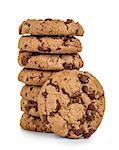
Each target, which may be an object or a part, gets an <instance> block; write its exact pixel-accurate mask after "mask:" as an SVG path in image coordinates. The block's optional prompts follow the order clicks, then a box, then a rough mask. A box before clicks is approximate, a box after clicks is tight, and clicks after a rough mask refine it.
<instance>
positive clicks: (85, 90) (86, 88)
mask: <svg viewBox="0 0 119 150" xmlns="http://www.w3.org/2000/svg"><path fill="white" fill-rule="evenodd" d="M82 91H83V92H84V93H86V94H87V93H88V87H87V86H83V87H82Z"/></svg>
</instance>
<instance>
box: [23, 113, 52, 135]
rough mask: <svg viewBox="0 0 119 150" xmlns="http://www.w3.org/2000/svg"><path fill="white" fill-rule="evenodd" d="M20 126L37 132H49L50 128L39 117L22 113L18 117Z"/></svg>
mask: <svg viewBox="0 0 119 150" xmlns="http://www.w3.org/2000/svg"><path fill="white" fill-rule="evenodd" d="M20 126H21V127H22V128H23V129H24V130H29V131H37V132H51V128H50V127H49V128H48V126H47V127H46V125H45V123H44V122H43V121H42V120H41V119H40V117H33V116H31V115H29V114H27V113H24V114H23V115H22V117H21V119H20Z"/></svg>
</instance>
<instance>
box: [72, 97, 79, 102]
mask: <svg viewBox="0 0 119 150" xmlns="http://www.w3.org/2000/svg"><path fill="white" fill-rule="evenodd" d="M79 101H81V98H80V97H77V98H75V99H73V98H71V103H79Z"/></svg>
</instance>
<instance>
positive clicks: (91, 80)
mask: <svg viewBox="0 0 119 150" xmlns="http://www.w3.org/2000/svg"><path fill="white" fill-rule="evenodd" d="M37 102H38V110H39V114H40V116H41V119H42V120H43V121H45V122H46V124H47V125H50V126H51V129H52V131H53V132H54V133H56V134H58V135H60V136H62V137H68V138H80V137H84V138H88V137H90V136H91V134H93V133H94V132H95V131H96V129H97V128H98V126H99V124H100V123H101V120H102V118H103V114H104V109H105V98H104V91H103V88H102V86H101V85H100V83H99V82H98V81H97V79H96V78H95V77H94V76H92V75H91V74H90V73H88V72H81V71H78V70H64V71H60V72H58V73H55V74H54V75H52V76H51V77H50V78H49V79H48V80H47V81H46V82H45V83H44V85H43V86H42V87H41V90H40V92H39V96H38V98H37Z"/></svg>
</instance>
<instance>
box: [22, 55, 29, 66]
mask: <svg viewBox="0 0 119 150" xmlns="http://www.w3.org/2000/svg"><path fill="white" fill-rule="evenodd" d="M27 62H28V58H27V57H23V59H22V60H21V63H22V65H26V64H27Z"/></svg>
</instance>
